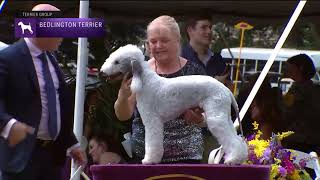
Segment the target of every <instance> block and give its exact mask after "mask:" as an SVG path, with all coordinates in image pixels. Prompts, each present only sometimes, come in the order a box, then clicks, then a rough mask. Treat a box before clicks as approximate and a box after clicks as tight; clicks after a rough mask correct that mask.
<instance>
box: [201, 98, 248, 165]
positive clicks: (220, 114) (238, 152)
mask: <svg viewBox="0 0 320 180" xmlns="http://www.w3.org/2000/svg"><path fill="white" fill-rule="evenodd" d="M226 101H227V100H225V99H220V100H217V99H211V100H207V102H205V103H204V106H203V109H204V111H205V115H206V117H207V125H208V129H209V130H210V132H211V134H212V135H214V136H215V137H216V138H217V140H218V142H219V143H220V144H221V145H222V148H223V150H224V152H225V153H226V155H225V163H226V164H239V163H242V162H243V161H244V160H246V159H247V156H248V147H247V145H246V143H245V142H244V140H243V139H242V138H241V137H240V136H238V135H237V134H236V131H235V129H234V127H233V124H232V122H231V102H230V103H229V102H226ZM209 163H213V162H209Z"/></svg>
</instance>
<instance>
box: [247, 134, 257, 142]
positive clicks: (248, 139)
mask: <svg viewBox="0 0 320 180" xmlns="http://www.w3.org/2000/svg"><path fill="white" fill-rule="evenodd" d="M255 137H256V134H255V133H254V134H251V135H249V136H248V137H247V141H251V140H254V138H255Z"/></svg>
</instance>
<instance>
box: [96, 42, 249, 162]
mask: <svg viewBox="0 0 320 180" xmlns="http://www.w3.org/2000/svg"><path fill="white" fill-rule="evenodd" d="M131 71H132V73H133V79H132V83H131V89H132V91H133V92H135V93H136V100H137V107H138V110H139V112H140V115H141V118H142V121H143V124H144V126H145V157H144V159H143V160H142V163H143V164H152V163H159V162H161V159H162V155H163V124H164V122H165V121H168V120H171V119H175V118H176V117H178V116H179V115H180V114H182V113H183V112H184V111H185V110H187V109H189V108H191V107H196V106H199V107H201V108H203V110H204V113H205V116H206V122H207V126H208V128H209V130H210V132H211V133H212V134H213V135H214V136H215V137H216V138H217V139H218V141H219V143H220V144H221V145H222V147H223V150H224V152H225V153H226V155H225V163H227V164H238V163H241V162H243V161H244V160H246V159H247V156H248V147H247V144H246V143H245V141H244V140H243V139H242V138H241V137H240V136H238V135H237V134H236V131H235V129H234V127H233V124H232V121H231V104H232V105H233V106H234V107H235V109H236V111H237V112H238V105H237V103H236V101H235V99H234V96H233V95H232V93H231V91H230V90H229V89H228V88H227V87H225V86H224V85H223V84H222V83H220V82H219V81H217V80H216V79H214V78H212V77H209V76H201V75H192V76H181V77H176V78H164V77H160V76H158V75H157V74H156V72H154V71H153V70H151V69H150V68H149V66H148V64H147V62H146V61H144V56H143V54H142V52H141V50H140V49H139V48H138V47H137V46H134V45H130V44H129V45H126V46H123V47H120V48H119V49H118V50H116V51H115V52H113V53H112V54H111V55H110V56H109V58H107V59H106V61H105V63H104V64H103V66H102V67H101V72H103V73H104V74H106V75H108V76H110V75H114V74H116V73H119V72H121V73H126V72H131ZM210 161H213V160H210V159H209V163H212V162H210Z"/></svg>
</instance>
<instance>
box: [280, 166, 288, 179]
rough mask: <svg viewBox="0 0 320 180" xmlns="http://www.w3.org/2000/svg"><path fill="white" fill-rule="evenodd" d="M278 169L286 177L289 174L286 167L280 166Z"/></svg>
mask: <svg viewBox="0 0 320 180" xmlns="http://www.w3.org/2000/svg"><path fill="white" fill-rule="evenodd" d="M278 170H279V173H280V175H281V176H282V177H286V175H287V170H286V168H284V167H282V166H280V167H279V169H278Z"/></svg>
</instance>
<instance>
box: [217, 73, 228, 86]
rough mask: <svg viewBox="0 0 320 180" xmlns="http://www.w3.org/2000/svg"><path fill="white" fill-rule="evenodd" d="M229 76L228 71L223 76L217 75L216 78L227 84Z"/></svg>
mask: <svg viewBox="0 0 320 180" xmlns="http://www.w3.org/2000/svg"><path fill="white" fill-rule="evenodd" d="M228 76H229V74H228V73H226V74H224V75H221V76H215V77H214V78H215V79H216V80H218V81H220V82H221V83H223V84H226V82H227V78H228Z"/></svg>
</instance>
